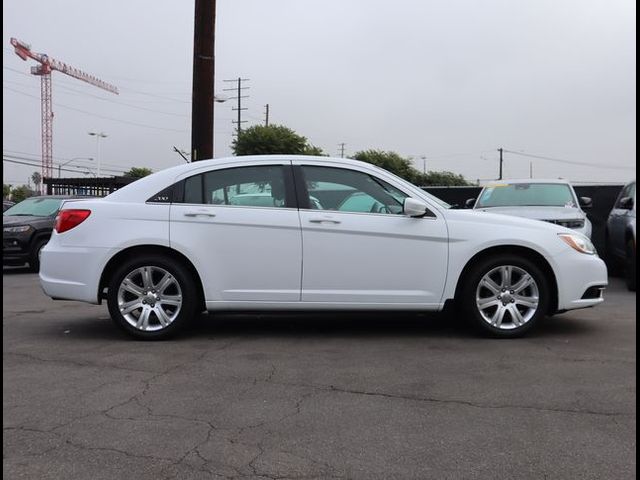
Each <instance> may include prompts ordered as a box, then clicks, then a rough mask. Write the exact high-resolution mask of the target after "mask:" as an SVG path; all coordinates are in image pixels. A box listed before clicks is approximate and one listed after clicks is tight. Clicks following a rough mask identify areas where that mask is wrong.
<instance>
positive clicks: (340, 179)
mask: <svg viewBox="0 0 640 480" xmlns="http://www.w3.org/2000/svg"><path fill="white" fill-rule="evenodd" d="M294 165H296V166H295V167H294V174H295V177H296V188H297V191H298V194H299V204H300V221H301V226H302V241H303V252H304V253H303V272H302V300H303V302H319V303H327V302H331V303H340V304H345V305H346V304H356V305H362V306H366V305H383V304H386V305H393V306H401V305H413V306H415V305H417V304H420V305H423V306H424V307H425V308H428V307H429V306H432V307H434V308H435V307H436V306H438V305H439V304H440V300H441V296H442V293H443V288H444V283H445V278H446V272H447V255H448V238H447V228H446V224H445V220H444V219H443V218H442V217H441V216H440V215H438V214H433V215H429V216H426V217H424V218H411V217H408V216H405V215H403V213H402V205H403V201H404V198H406V197H408V196H409V195H408V194H406V193H405V192H403V191H402V190H400V189H399V188H397V187H394V186H393V185H391V182H392V180H391V179H389V178H388V179H387V180H384V179H382V178H380V176H376V175H375V174H372V173H370V172H366V171H362V170H358V169H357V168H346V167H337V166H327V164H326V162H314V161H298V162H296V161H294Z"/></svg>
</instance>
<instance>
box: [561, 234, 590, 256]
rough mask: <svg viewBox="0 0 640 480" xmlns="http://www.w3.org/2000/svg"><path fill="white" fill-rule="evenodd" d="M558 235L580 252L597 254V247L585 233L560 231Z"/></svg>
mask: <svg viewBox="0 0 640 480" xmlns="http://www.w3.org/2000/svg"><path fill="white" fill-rule="evenodd" d="M558 236H559V237H560V238H561V239H562V240H563V241H564V243H566V244H567V245H569V246H570V247H571V248H573V249H574V250H577V251H578V252H580V253H586V254H587V255H595V254H596V253H598V252H596V247H594V246H593V243H591V240H589V239H588V238H587V237H585V236H584V235H578V234H572V233H559V234H558Z"/></svg>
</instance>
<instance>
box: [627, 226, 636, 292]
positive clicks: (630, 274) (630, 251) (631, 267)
mask: <svg viewBox="0 0 640 480" xmlns="http://www.w3.org/2000/svg"><path fill="white" fill-rule="evenodd" d="M625 277H626V280H627V288H628V289H629V290H630V291H632V292H635V291H636V244H635V242H634V241H633V239H629V240H627V258H626V265H625Z"/></svg>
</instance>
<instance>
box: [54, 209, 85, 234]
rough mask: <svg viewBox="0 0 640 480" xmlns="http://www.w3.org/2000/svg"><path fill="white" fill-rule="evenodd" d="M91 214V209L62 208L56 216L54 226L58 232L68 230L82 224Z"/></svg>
mask: <svg viewBox="0 0 640 480" xmlns="http://www.w3.org/2000/svg"><path fill="white" fill-rule="evenodd" d="M89 215H91V210H61V211H60V213H58V216H57V217H56V224H55V226H54V227H53V228H54V229H55V231H56V232H58V233H62V232H66V231H67V230H71V229H72V228H75V227H77V226H78V225H80V224H81V223H82V222H84V221H85V220H86V219H87V218H88V217H89Z"/></svg>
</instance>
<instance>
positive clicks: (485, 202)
mask: <svg viewBox="0 0 640 480" xmlns="http://www.w3.org/2000/svg"><path fill="white" fill-rule="evenodd" d="M592 204H593V203H592V201H591V199H590V198H589V197H580V198H578V197H577V195H576V192H575V191H574V189H573V187H572V186H571V184H570V183H569V182H567V181H566V180H531V179H529V180H504V181H502V180H499V181H497V182H493V183H491V184H489V185H487V186H485V187H484V188H483V189H482V191H481V192H480V195H479V196H478V198H477V199H475V198H472V199H469V200H467V205H466V206H467V207H473V208H475V209H476V210H482V211H486V212H491V213H500V214H502V215H515V216H517V217H524V218H531V219H535V220H542V221H544V222H550V223H555V224H556V225H560V226H563V227H567V228H570V229H572V230H575V231H577V232H580V233H582V234H583V235H585V236H587V237H589V238H591V229H592V227H591V222H590V221H589V219H588V218H587V214H586V213H585V212H584V210H583V208H590V207H591V206H592Z"/></svg>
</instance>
